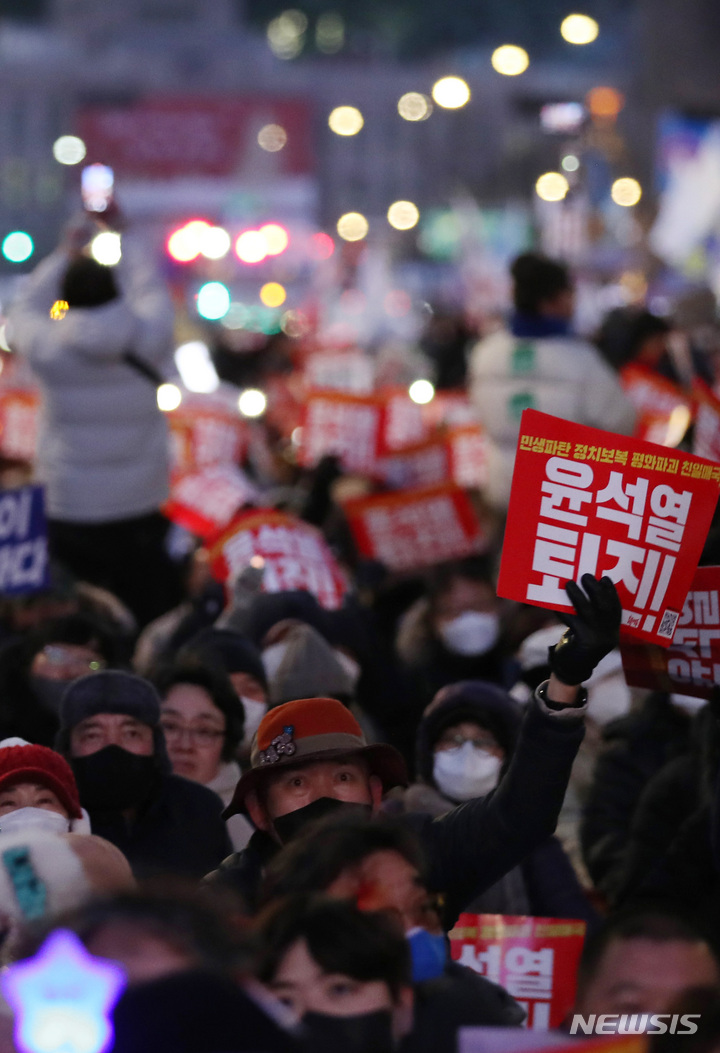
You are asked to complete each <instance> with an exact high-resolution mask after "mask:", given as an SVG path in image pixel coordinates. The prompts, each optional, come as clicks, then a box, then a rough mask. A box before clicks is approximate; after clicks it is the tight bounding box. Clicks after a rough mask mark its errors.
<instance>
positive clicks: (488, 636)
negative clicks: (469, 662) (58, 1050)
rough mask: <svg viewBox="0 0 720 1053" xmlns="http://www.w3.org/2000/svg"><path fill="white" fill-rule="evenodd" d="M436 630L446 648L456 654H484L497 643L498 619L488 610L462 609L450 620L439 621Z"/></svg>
mask: <svg viewBox="0 0 720 1053" xmlns="http://www.w3.org/2000/svg"><path fill="white" fill-rule="evenodd" d="M438 631H439V633H440V636H441V637H442V640H443V643H444V644H445V646H446V647H447V648H448V650H450V651H454V652H455V653H456V654H463V655H474V654H485V652H486V651H489V650H490V649H491V648H492V647H494V646H495V644H496V643H497V640H498V637H499V635H500V619H499V618H498V616H497V614H489V613H488V612H482V611H463V613H462V614H459V615H458V616H457V618H453V619H452V620H451V621H448V622H440V624H439V626H438Z"/></svg>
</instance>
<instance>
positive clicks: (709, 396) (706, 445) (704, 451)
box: [693, 378, 720, 461]
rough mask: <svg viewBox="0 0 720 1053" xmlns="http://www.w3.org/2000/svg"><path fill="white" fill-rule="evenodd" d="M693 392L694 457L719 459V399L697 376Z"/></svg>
mask: <svg viewBox="0 0 720 1053" xmlns="http://www.w3.org/2000/svg"><path fill="white" fill-rule="evenodd" d="M693 393H694V395H695V400H696V401H695V427H694V428H693V453H694V454H695V456H696V457H707V459H708V460H710V461H720V399H718V397H717V395H716V394H715V393H714V391H713V390H712V389H711V388H710V387H708V385H707V384H705V383H704V382H703V381H702V380H699V379H697V378H696V379H695V381H694V383H693Z"/></svg>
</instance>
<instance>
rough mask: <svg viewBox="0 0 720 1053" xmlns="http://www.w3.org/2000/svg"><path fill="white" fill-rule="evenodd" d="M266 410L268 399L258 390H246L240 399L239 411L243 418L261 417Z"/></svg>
mask: <svg viewBox="0 0 720 1053" xmlns="http://www.w3.org/2000/svg"><path fill="white" fill-rule="evenodd" d="M266 408H267V398H266V397H265V393H264V392H262V391H260V390H258V388H246V390H245V391H243V392H242V394H241V395H240V398H239V399H238V409H239V410H240V412H241V413H242V415H243V417H261V416H262V415H263V413H264V412H265V410H266Z"/></svg>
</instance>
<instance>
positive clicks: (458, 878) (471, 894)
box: [209, 696, 584, 928]
mask: <svg viewBox="0 0 720 1053" xmlns="http://www.w3.org/2000/svg"><path fill="white" fill-rule="evenodd" d="M583 712H584V709H582V708H580V709H566V710H563V711H561V712H558V713H555V712H551V711H550V710H548V709H547V708H546V707H545V706H544V704H543V703H542V702H541V701H540V700H539V699H538V698H537V696H536V699H535V701H534V702H532V703H530V705H529V706H528V708H527V712H526V714H525V716H524V718H523V722H522V725H521V729H520V733H519V736H518V740H517V746H516V749H515V753H514V756H513V758H512V761H511V763H510V765H509V767H508V770H507V772H506V774H505V776H504V778H503V779H502V782H501V784H500V786H498V788H497V790H496V791H495V792H494V793H492V794H489V795H488V796H487V797H484V798H478V799H476V800H473V801H466V802H465V803H464V804H461V805H458V807H457V808H453V809H452V811H450V812H448V813H447V814H446V815H443V816H441V817H440V818H433V817H432V816H430V815H405V816H403V821H404V822H405V823H406V824H407V825H408V826H409V827H410V828H411V829H413V830H414V831H415V833H416V835H417V836H418V837H419V840H420V842H421V844H422V845H423V848H424V851H425V856H426V859H427V863H428V874H427V884H428V888H429V889H430V891H432V892H437V893H443V894H444V898H445V909H444V921H445V924H446V926H447V928H451V927H452V925H453V924H454V922H455V920H456V919H457V917H458V915H459V914H460V912H461V911H462V910H465V909H466V908H467V905H468V904H469V903H471V902H472V901H473V900H474V899H475V897H476V896H478V895H480V893H482V892H484V891H485V889H487V888H490V886H491V885H493V884H494V883H495V882H496V881H498V880H499V879H500V878H501V877H502V876H503V874H506V873H507V871H508V870H511V869H512V868H513V867H514V866H517V865H518V863H520V862H521V861H522V860H523V859H524V858H525V857H526V856H527V855H528V854H529V853H530V852H532V851H533V850H534V849H535V848H537V847H538V846H539V845H541V844H542V843H543V842H544V841H545V840H546V839H547V838H548V837H549V836H550V835H551V834H552V832H553V830H554V828H555V823H556V822H557V817H558V813H559V811H560V807H561V805H562V801H563V797H564V794H565V788H566V786H567V781H568V778H569V775H570V769H571V767H572V762H573V759H574V757H575V754H576V753H577V749H578V746H579V745H580V742H581V741H582V736H583V726H582V725H583V721H582V714H583ZM278 847H279V846H278V845H277V844H276V843H275V842H274V841H273V840H272V838H270V837H269V836H268V835H267V834H265V833H264V832H262V831H257V832H256V833H255V834H253V836H252V838H251V839H250V843H249V844H248V846H247V848H246V849H245V850H244V851H243V852H238V853H236V854H235V855H233V856H230V858H228V859H226V860H225V861H224V863H223V864H222V866H221V867H220V868H219V869H218V871H216V873H215V874H213V875H211V876H210V877H209V880H210V881H211V882H218V883H221V884H223V883H225V884H228V885H230V886H231V887H233V888H234V889H235V890H236V891H237V892H239V893H240V895H241V896H242V897H243V898H244V900H245V901H246V902H247V904H248V906H249V908H250V909H254V908H255V907H256V906H257V904H258V897H259V888H260V883H261V881H262V876H263V869H264V866H265V865H266V863H267V862H268V861H269V859H270V858H271V857H272V855H273V854H274V853H275V852H276V851H277V850H278Z"/></svg>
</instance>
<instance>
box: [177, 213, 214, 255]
mask: <svg viewBox="0 0 720 1053" xmlns="http://www.w3.org/2000/svg"><path fill="white" fill-rule="evenodd" d="M210 229H211V228H210V224H209V223H207V222H206V221H205V220H204V219H191V220H190V222H189V223H186V224H185V226H184V227H180V228H179V230H176V231H175V232H174V233H173V234H171V235H170V237H169V238H168V243H167V250H168V252H169V253H170V255H171V256H172V258H173V259H174V260H177V262H178V263H190V261H191V260H194V259H195V258H196V257H197V256H199V255H200V252H201V251H202V246H203V240H204V238H205V237H207V232H208V231H209V230H210Z"/></svg>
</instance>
